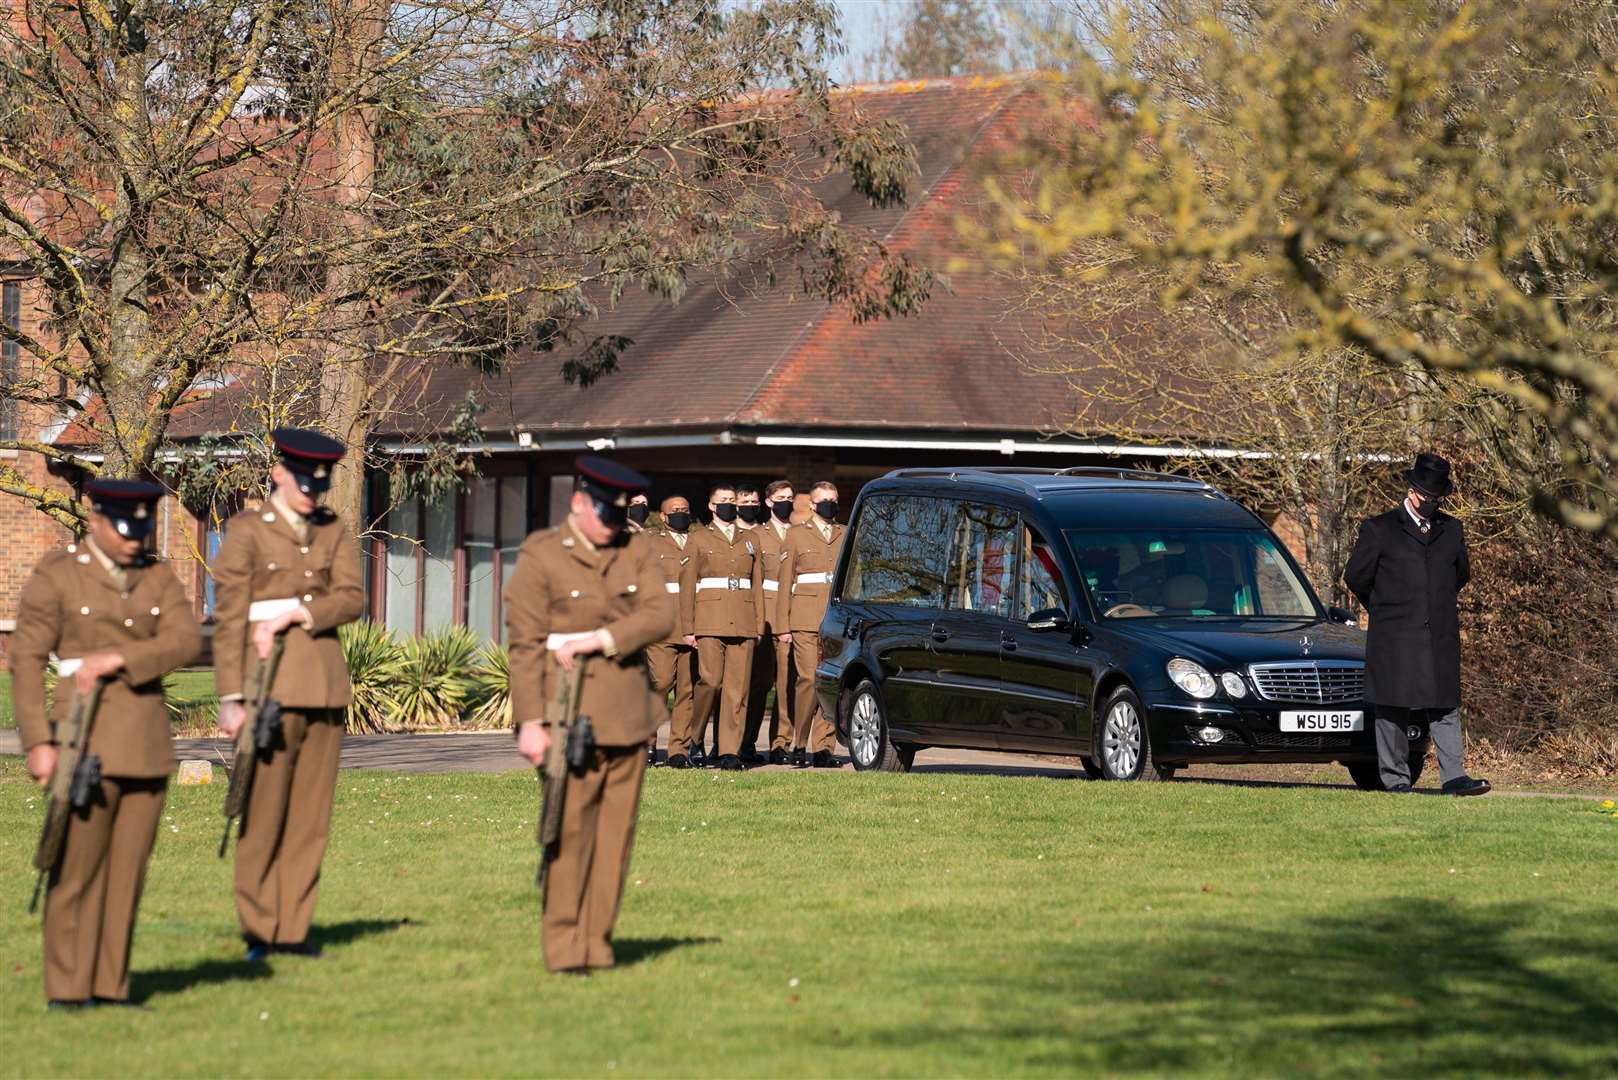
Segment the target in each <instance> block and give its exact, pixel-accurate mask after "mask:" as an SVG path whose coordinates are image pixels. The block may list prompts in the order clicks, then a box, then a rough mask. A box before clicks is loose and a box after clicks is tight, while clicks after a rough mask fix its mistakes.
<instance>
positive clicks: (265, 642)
mask: <svg viewBox="0 0 1618 1080" xmlns="http://www.w3.org/2000/svg"><path fill="white" fill-rule="evenodd" d="M308 614H309V610H308V609H307V608H303V607H299V608H297V609H295V610H293V611H284V612H282V613H281V614H279V615H277V616H276V617H275V618H273V619H265V620H264V621H263V622H260V623H254V624H253V648H254V649H255V650H256V651H257V652H258V658H259V659H260V660H268V659H269V658H270V650H271V649H273V648H274V647H275V635H276V634H279V633H281V632H282V631H283V630H285V629H286V628H287V627H289V626H292V625H293V624H297V625H299V626H302V625H305V619H306V618H307V617H308Z"/></svg>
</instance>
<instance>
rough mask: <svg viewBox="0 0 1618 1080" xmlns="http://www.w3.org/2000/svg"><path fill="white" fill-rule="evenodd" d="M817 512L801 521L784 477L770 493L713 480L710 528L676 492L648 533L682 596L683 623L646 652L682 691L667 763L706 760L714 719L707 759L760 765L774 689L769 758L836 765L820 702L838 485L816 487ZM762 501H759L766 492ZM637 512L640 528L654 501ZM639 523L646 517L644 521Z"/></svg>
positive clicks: (838, 528)
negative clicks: (695, 521)
mask: <svg viewBox="0 0 1618 1080" xmlns="http://www.w3.org/2000/svg"><path fill="white" fill-rule="evenodd" d="M808 494H809V502H810V505H811V507H812V509H813V512H812V513H811V515H810V516H809V518H808V520H806V521H803V522H802V523H800V524H797V525H793V524H792V523H791V522H792V518H793V516H794V511H795V507H796V493H795V492H794V490H793V488H792V485H791V483H789V482H788V481H786V480H777V481H775V482H774V483H771V484H769V485H768V486H767V487H765V488H764V490H763V491H762V493H761V492H760V491H759V489H758V488H755V487H751V486H749V485H745V484H743V485H731V484H718V485H715V486H714V487H713V488H712V489H711V490H710V491H709V495H708V512H709V515H710V517H711V521H710V522H709V524H708V525H706V526H702V527H698V528H695V529H693V528H692V521H691V505H690V502H689V501H688V500H687V499H686V498H685V497H684V496H681V495H674V496H670V497H669V498H666V499H664V500H663V502H662V504H661V506H660V507H659V510H660V516H661V518H662V528H661V529H659V530H657V531H654V532H651V533H650V536H651V538H652V543H653V548H654V549H655V551H656V552H657V559H658V565H659V567H660V568H661V570H662V573H663V578H664V587H665V588H666V589H667V590H668V591H669V592H670V593H672V594H674V595H675V596H676V597H678V601H679V603H678V622H677V625H676V626H675V628H674V630H673V631H672V632H671V633H670V634H669V636H668V637H667V638H666V639H665V640H663V641H661V642H658V643H657V644H655V645H653V646H652V647H651V648H650V649H649V650H648V660H649V663H650V667H651V675H652V684H653V686H654V687H656V688H657V689H658V690H659V691H660V692H662V693H668V692H670V691H672V692H673V694H674V711H673V716H672V719H671V722H670V725H669V744H668V764H669V765H670V766H672V767H673V768H690V767H692V766H693V765H697V764H700V763H702V762H703V761H704V758H705V755H704V753H703V744H704V735H705V733H706V731H707V729H708V725H709V722H710V721H717V729H718V732H717V733H718V738H717V739H716V741H715V743H716V745H715V747H714V751H713V753H712V754H710V755H706V759H707V760H708V761H711V762H712V763H714V764H717V765H718V767H719V768H721V769H740V768H743V767H745V766H746V765H751V764H758V763H761V762H762V761H763V760H765V759H764V757H763V756H762V755H760V754H759V753H758V750H757V746H758V739H759V735H760V733H761V732H762V731H763V730H764V719H765V714H766V711H767V705H768V701H769V693H770V690H771V689H774V691H775V708H774V711H773V713H772V714H771V716H770V727H769V743H770V749H769V752H768V761H769V762H770V763H771V764H776V765H784V764H788V763H790V764H793V765H797V766H804V765H809V764H813V765H814V766H816V767H818V768H824V767H830V766H834V765H835V764H836V759H835V757H834V752H833V747H834V745H835V742H836V732H835V729H834V728H833V726H832V724H831V722H830V720H829V719H828V718H827V717H826V716H825V714H824V712H823V711H822V710H821V709H820V708H819V706H818V705H817V702H816V697H815V682H814V676H815V664H816V663H817V662H818V659H819V656H818V654H819V641H820V620H821V616H822V615H824V614H825V611H826V598H827V595H828V594H829V592H830V591H831V576H832V571H833V570H834V569H835V568H836V565H837V556H838V553H839V551H840V550H841V549H842V543H843V532H844V529H843V526H842V525H839V524H837V522H836V518H837V488H836V486H835V485H833V484H832V483H830V482H829V481H821V482H819V483H817V484H814V485H813V486H812V487H811V488H810V490H809V492H808ZM761 496H762V497H761ZM637 499H638V500H639V509H638V510H637V507H636V505H634V504H632V505H631V507H630V520H631V526H630V527H631V528H632V529H635V528H639V527H640V526H641V522H644V521H645V519H646V518H647V516H648V515H647V509H648V506H647V504H646V502H645V501H644V500H645V496H638V497H637ZM637 519H639V520H638V521H637Z"/></svg>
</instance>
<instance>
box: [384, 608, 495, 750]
mask: <svg viewBox="0 0 1618 1080" xmlns="http://www.w3.org/2000/svg"><path fill="white" fill-rule="evenodd" d="M482 647H483V643H482V640H481V639H480V638H479V637H478V635H477V634H475V633H473V632H472V631H471V630H468V629H467V628H466V627H464V626H446V627H444V628H443V629H441V630H435V631H433V632H431V633H428V634H423V635H422V636H420V637H412V638H406V639H404V641H403V643H402V645H401V649H400V659H401V661H402V670H401V671H400V673H399V678H398V680H397V682H396V683H395V685H394V687H393V691H394V697H393V706H392V719H393V722H394V724H395V730H402V731H421V730H424V729H427V728H444V727H455V726H457V725H459V724H460V722H461V719H462V717H463V716H465V715H466V714H467V713H468V712H469V711H471V710H472V709H474V708H475V707H476V706H477V702H478V689H479V685H480V684H479V680H478V674H477V669H478V662H479V659H480V657H479V654H480V653H481V652H482Z"/></svg>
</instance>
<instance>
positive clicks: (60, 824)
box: [28, 679, 107, 915]
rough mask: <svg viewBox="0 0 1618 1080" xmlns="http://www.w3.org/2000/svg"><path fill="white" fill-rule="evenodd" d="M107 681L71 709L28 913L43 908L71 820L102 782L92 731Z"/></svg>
mask: <svg viewBox="0 0 1618 1080" xmlns="http://www.w3.org/2000/svg"><path fill="white" fill-rule="evenodd" d="M106 683H107V680H105V679H97V680H96V681H95V686H93V687H92V688H91V689H90V692H89V693H88V694H80V693H75V694H74V695H73V704H72V706H71V707H70V709H69V710H68V714H67V723H66V725H65V730H64V732H63V734H64V735H65V738H63V739H62V740H61V742H60V746H61V749H60V750H59V751H57V754H56V768H55V769H54V770H52V772H51V782H50V789H51V794H50V801H49V802H47V803H46V804H45V825H44V827H43V828H42V829H41V830H40V832H39V846H38V847H36V848H35V849H34V869H35V870H38V871H39V877H38V878H36V879H35V881H34V895H33V898H32V899H30V900H29V901H28V913H29V914H30V915H32V914H33V913H34V911H35V909H37V908H38V907H39V894H40V892H41V891H42V890H43V889H44V888H45V879H46V878H48V877H50V875H51V872H52V871H53V870H55V869H56V864H57V863H59V862H60V861H61V860H62V842H63V841H64V840H66V839H67V819H68V815H70V814H71V813H72V812H73V811H74V810H82V809H83V808H84V807H86V806H88V805H90V796H91V795H92V793H93V792H94V791H95V789H96V787H97V786H98V785H100V783H101V759H100V758H98V757H96V756H95V755H94V754H92V753H90V732H91V731H92V730H93V729H94V728H95V720H96V710H97V709H98V708H100V707H101V690H102V688H103V687H104V686H106Z"/></svg>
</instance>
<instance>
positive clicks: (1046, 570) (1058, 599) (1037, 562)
mask: <svg viewBox="0 0 1618 1080" xmlns="http://www.w3.org/2000/svg"><path fill="white" fill-rule="evenodd" d="M1018 567H1019V569H1018V572H1017V578H1018V582H1017V598H1018V606H1017V610H1016V611H1015V612H1013V615H1012V617H1013V618H1017V619H1026V618H1028V616H1030V615H1032V614H1033V613H1034V612H1036V611H1048V610H1049V609H1051V608H1061V609H1062V610H1063V611H1065V612H1067V613H1068V614H1069V615H1072V614H1074V611H1073V604H1072V601H1071V600H1070V599H1069V598H1068V591H1067V585H1066V583H1064V582H1063V581H1062V569H1061V567H1060V566H1059V565H1058V564H1057V562H1056V553H1055V552H1054V551H1052V550H1051V546H1050V545H1049V544H1047V543H1046V542H1045V538H1044V537H1043V536H1040V535H1039V533H1037V532H1035V531H1034V530H1033V529H1031V528H1029V527H1028V526H1026V525H1025V526H1023V531H1022V553H1021V555H1020V557H1019V561H1018Z"/></svg>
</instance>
